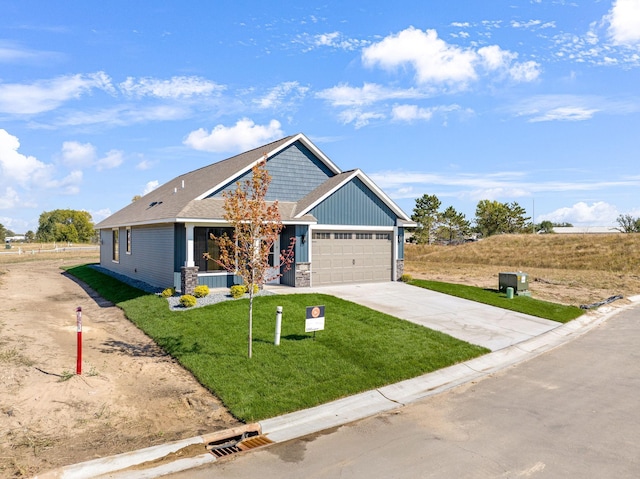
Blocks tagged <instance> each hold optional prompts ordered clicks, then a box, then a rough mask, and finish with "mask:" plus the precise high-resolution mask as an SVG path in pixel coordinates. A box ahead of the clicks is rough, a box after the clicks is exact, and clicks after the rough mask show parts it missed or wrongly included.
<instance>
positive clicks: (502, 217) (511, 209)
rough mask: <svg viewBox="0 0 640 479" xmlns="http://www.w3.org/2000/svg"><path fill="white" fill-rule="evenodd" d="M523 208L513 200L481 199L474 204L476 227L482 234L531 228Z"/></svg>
mask: <svg viewBox="0 0 640 479" xmlns="http://www.w3.org/2000/svg"><path fill="white" fill-rule="evenodd" d="M525 214H526V211H525V209H524V208H523V207H522V206H520V205H519V204H518V203H516V202H515V201H514V202H513V203H500V202H499V201H495V200H494V201H490V200H482V201H480V202H478V205H477V206H476V218H475V221H476V229H477V230H478V232H480V233H482V235H483V236H485V237H487V236H491V235H495V234H501V233H523V232H525V231H527V230H528V229H529V228H531V225H530V224H529V225H528V224H527V221H529V220H530V219H531V218H529V217H526V216H525Z"/></svg>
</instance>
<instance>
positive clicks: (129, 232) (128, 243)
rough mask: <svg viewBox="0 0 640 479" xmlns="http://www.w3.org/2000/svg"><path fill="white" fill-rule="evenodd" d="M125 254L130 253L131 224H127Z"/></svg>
mask: <svg viewBox="0 0 640 479" xmlns="http://www.w3.org/2000/svg"><path fill="white" fill-rule="evenodd" d="M127 254H131V226H127Z"/></svg>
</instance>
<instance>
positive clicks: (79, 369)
mask: <svg viewBox="0 0 640 479" xmlns="http://www.w3.org/2000/svg"><path fill="white" fill-rule="evenodd" d="M76 323H77V324H78V360H77V361H76V374H78V375H80V374H82V308H81V307H80V306H78V307H77V309H76Z"/></svg>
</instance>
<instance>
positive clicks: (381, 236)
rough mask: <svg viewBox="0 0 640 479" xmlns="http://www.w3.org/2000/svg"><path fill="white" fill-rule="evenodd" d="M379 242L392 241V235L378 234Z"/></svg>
mask: <svg viewBox="0 0 640 479" xmlns="http://www.w3.org/2000/svg"><path fill="white" fill-rule="evenodd" d="M376 239H377V240H387V241H388V240H390V239H391V235H390V234H389V233H376Z"/></svg>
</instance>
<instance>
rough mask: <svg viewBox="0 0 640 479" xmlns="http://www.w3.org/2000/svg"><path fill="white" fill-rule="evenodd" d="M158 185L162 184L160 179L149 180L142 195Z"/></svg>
mask: <svg viewBox="0 0 640 479" xmlns="http://www.w3.org/2000/svg"><path fill="white" fill-rule="evenodd" d="M158 186H160V182H159V181H158V180H152V181H149V182H147V184H146V185H145V187H144V190H143V191H142V196H144V195H146V194H147V193H151V192H152V191H153V190H155V189H156V188H157V187H158Z"/></svg>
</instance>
